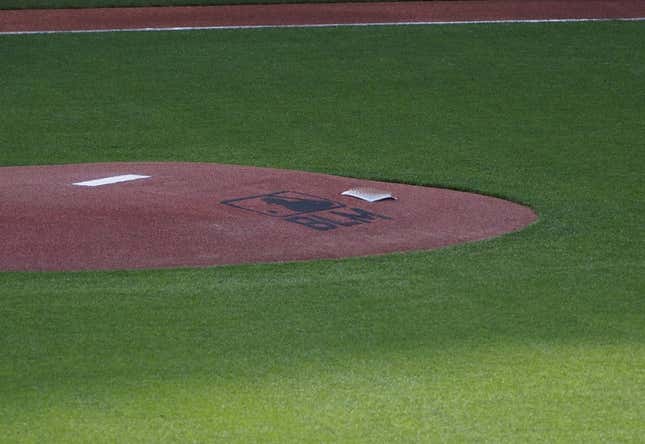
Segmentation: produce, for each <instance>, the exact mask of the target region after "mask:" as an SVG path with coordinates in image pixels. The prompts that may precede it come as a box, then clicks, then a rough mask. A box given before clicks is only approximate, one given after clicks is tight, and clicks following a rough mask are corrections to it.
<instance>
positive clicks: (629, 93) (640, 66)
mask: <svg viewBox="0 0 645 444" xmlns="http://www.w3.org/2000/svg"><path fill="white" fill-rule="evenodd" d="M643 41H645V27H644V26H643V24H641V23H586V24H585V23H582V24H525V25H462V26H451V27H448V26H433V27H372V28H368V29H361V28H338V29H331V28H330V29H284V30H277V29H276V30H268V29H265V30H245V31H210V32H174V33H164V32H154V33H136V32H135V33H113V34H83V35H71V34H67V35H49V36H45V35H33V36H0V59H1V60H2V65H1V66H0V73H1V74H0V104H1V105H2V109H3V113H2V120H1V122H2V126H1V131H0V165H31V164H54V163H72V162H93V161H127V160H133V161H134V160H137V161H144V160H167V161H176V160H177V161H212V162H221V163H235V164H244V165H261V166H271V167H282V168H292V169H299V170H306V171H317V172H327V173H332V174H339V175H347V176H355V177H362V178H371V179H382V180H389V181H397V182H409V183H415V184H424V185H442V186H447V187H451V188H458V189H467V190H477V191H479V192H482V193H486V194H492V195H499V196H504V197H507V198H509V199H512V200H515V201H520V202H523V203H525V204H528V205H530V206H532V207H533V208H534V209H535V210H536V211H537V212H538V213H539V215H540V220H539V222H538V223H536V224H534V225H532V226H531V227H529V228H527V229H526V230H524V231H521V232H519V233H514V234H510V235H507V236H504V237H501V238H497V239H493V240H489V241H485V242H479V243H474V244H468V245H462V246H458V247H453V248H447V249H443V250H438V251H434V252H427V253H413V254H399V255H389V256H380V257H373V258H359V259H349V260H342V261H321V262H307V263H289V264H267V265H249V266H235V267H220V268H210V269H183V270H153V271H136V272H135V271H120V272H84V273H0V317H1V319H2V322H0V352H1V355H2V359H0V399H1V400H2V401H1V402H0V431H1V437H0V441H2V442H39V443H40V442H48V443H51V442H60V443H75V442H78V443H81V442H83V443H84V442H106V443H107V442H150V443H157V442H182V443H185V442H276V443H278V442H280V443H283V442H435V441H444V442H461V441H466V442H485V441H487V442H509V441H510V442H554V441H556V442H585V443H586V442H639V441H641V440H642V439H643V436H645V403H644V402H643V400H644V399H645V298H644V296H645V292H644V289H645V277H644V276H645V273H644V272H645V257H644V253H643V251H645V237H644V236H643V231H644V230H643V228H644V222H643V221H644V220H645V204H644V199H643V189H644V185H645V181H644V175H643V172H644V171H645V151H644V150H643V148H644V147H643V140H645V89H643V84H644V82H645V47H643V45H642V42H643ZM0 174H1V170H0ZM0 211H1V202H0ZM1 216H2V214H1V213H0V224H1V221H2V219H1Z"/></svg>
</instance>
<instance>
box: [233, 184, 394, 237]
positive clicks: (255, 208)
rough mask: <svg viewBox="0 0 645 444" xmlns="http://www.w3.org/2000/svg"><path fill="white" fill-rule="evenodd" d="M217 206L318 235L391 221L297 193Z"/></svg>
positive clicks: (263, 196)
mask: <svg viewBox="0 0 645 444" xmlns="http://www.w3.org/2000/svg"><path fill="white" fill-rule="evenodd" d="M221 203H222V204H224V205H229V206H231V207H235V208H240V209H242V210H247V211H252V212H254V213H259V214H263V215H265V216H271V217H278V218H281V219H283V220H286V221H287V222H292V223H295V224H299V225H302V226H305V227H307V228H311V229H313V230H318V231H329V230H335V229H336V228H340V227H351V226H354V225H360V224H369V223H372V222H374V221H376V220H379V219H382V220H390V219H391V218H390V217H388V216H384V215H382V214H376V213H373V212H371V211H367V210H363V209H362V208H348V207H347V206H346V205H345V204H343V203H341V202H336V201H334V200H330V199H325V198H324V197H318V196H312V195H310V194H305V193H299V192H297V191H276V192H274V193H269V194H260V195H256V196H247V197H240V198H237V199H229V200H224V201H222V202H221Z"/></svg>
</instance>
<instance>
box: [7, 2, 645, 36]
mask: <svg viewBox="0 0 645 444" xmlns="http://www.w3.org/2000/svg"><path fill="white" fill-rule="evenodd" d="M642 17H645V1H643V0H484V1H477V0H470V1H417V2H381V3H371V2H370V3H322V4H311V3H309V4H278V5H237V6H198V7H161V8H98V9H58V10H56V9H43V10H9V11H0V33H3V32H4V33H7V32H34V31H72V30H76V31H78V30H109V29H143V28H174V27H180V28H181V27H220V26H221V27H224V26H280V25H325V24H327V25H329V24H363V23H406V22H410V23H414V22H417V23H420V22H421V23H423V22H453V21H479V20H483V21H489V20H547V19H580V18H583V19H619V18H642Z"/></svg>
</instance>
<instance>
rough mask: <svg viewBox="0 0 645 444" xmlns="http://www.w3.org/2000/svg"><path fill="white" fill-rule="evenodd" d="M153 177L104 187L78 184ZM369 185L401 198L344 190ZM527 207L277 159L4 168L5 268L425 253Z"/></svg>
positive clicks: (486, 230)
mask: <svg viewBox="0 0 645 444" xmlns="http://www.w3.org/2000/svg"><path fill="white" fill-rule="evenodd" d="M124 174H138V175H144V176H151V177H150V178H148V179H140V180H135V181H130V182H122V183H115V184H110V185H103V186H97V187H84V186H78V185H74V184H75V183H77V182H82V181H87V180H94V179H100V178H106V177H112V176H120V175H124ZM356 186H371V187H376V188H378V189H381V190H386V191H389V192H391V193H393V194H394V195H395V196H396V197H397V200H385V201H379V202H374V203H368V202H365V201H362V200H359V199H356V198H353V197H348V196H341V195H340V193H341V192H342V191H344V190H347V189H349V188H353V187H356ZM536 219H537V216H536V214H535V213H534V212H533V211H532V210H531V209H530V208H527V207H524V206H522V205H519V204H516V203H512V202H508V201H505V200H502V199H497V198H493V197H487V196H483V195H479V194H473V193H464V192H459V191H453V190H447V189H438V188H428V187H419V186H411V185H403V184H395V183H381V182H372V181H366V180H357V179H351V178H346V177H338V176H330V175H324V174H314V173H305V172H299V171H289V170H277V169H269V168H253V167H239V166H231V165H220V164H206V163H113V164H79V165H59V166H34V167H4V168H0V270H5V271H7V270H10V271H11V270H13V271H19V270H61V271H65V270H67V271H69V270H95V269H129V268H163V267H181V266H209V265H223V264H239V263H253V262H278V261H295V260H306V259H319V258H342V257H349V256H363V255H372V254H382V253H391V252H396V251H409V250H429V249H435V248H440V247H445V246H448V245H453V244H460V243H464V242H471V241H477V240H482V239H486V238H490V237H493V236H499V235H501V234H504V233H508V232H511V231H515V230H519V229H521V228H523V227H525V226H527V225H528V224H530V223H531V222H533V221H535V220H536Z"/></svg>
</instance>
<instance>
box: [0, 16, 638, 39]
mask: <svg viewBox="0 0 645 444" xmlns="http://www.w3.org/2000/svg"><path fill="white" fill-rule="evenodd" d="M644 20H645V17H624V18H566V19H518V20H462V21H437V22H433V21H428V22H379V23H321V24H301V25H215V26H175V27H158V28H155V27H148V28H112V29H76V30H67V31H63V30H61V31H0V35H28V34H83V33H99V32H152V31H207V30H218V29H272V28H278V29H279V28H338V27H346V26H414V25H426V26H427V25H482V24H483V25H485V24H500V23H578V22H612V21H617V22H639V21H644Z"/></svg>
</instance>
